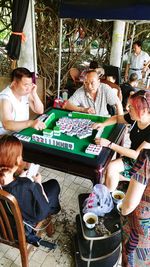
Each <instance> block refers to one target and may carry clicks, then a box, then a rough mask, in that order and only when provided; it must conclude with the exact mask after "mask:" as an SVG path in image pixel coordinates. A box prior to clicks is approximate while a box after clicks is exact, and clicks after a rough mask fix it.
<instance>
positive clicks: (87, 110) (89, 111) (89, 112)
mask: <svg viewBox="0 0 150 267" xmlns="http://www.w3.org/2000/svg"><path fill="white" fill-rule="evenodd" d="M84 112H85V113H88V114H95V113H96V112H95V109H94V108H85V109H84Z"/></svg>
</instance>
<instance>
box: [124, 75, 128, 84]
mask: <svg viewBox="0 0 150 267" xmlns="http://www.w3.org/2000/svg"><path fill="white" fill-rule="evenodd" d="M124 81H125V82H127V81H128V73H125V76H124Z"/></svg>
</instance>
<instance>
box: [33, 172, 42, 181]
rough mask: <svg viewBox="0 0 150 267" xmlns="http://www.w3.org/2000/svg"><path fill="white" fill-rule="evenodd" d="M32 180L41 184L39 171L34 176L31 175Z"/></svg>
mask: <svg viewBox="0 0 150 267" xmlns="http://www.w3.org/2000/svg"><path fill="white" fill-rule="evenodd" d="M33 180H34V182H36V183H39V184H41V182H42V176H41V174H40V173H37V175H36V176H33Z"/></svg>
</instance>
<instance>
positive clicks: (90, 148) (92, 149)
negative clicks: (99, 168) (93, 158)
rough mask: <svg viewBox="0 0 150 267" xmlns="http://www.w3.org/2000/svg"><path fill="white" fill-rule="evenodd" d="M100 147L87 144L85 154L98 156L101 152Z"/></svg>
mask: <svg viewBox="0 0 150 267" xmlns="http://www.w3.org/2000/svg"><path fill="white" fill-rule="evenodd" d="M101 149H102V147H101V146H100V145H95V144H89V145H88V147H87V148H86V150H85V153H87V154H93V155H99V153H100V152H101Z"/></svg>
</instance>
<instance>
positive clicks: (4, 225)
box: [0, 189, 28, 267]
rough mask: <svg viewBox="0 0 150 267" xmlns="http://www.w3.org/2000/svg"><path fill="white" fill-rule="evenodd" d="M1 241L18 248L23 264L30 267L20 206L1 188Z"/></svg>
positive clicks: (24, 266)
mask: <svg viewBox="0 0 150 267" xmlns="http://www.w3.org/2000/svg"><path fill="white" fill-rule="evenodd" d="M14 226H15V227H14ZM14 228H15V229H16V233H17V236H16V234H15V232H14ZM0 243H4V244H7V245H10V246H13V247H16V248H18V249H19V250H20V254H21V261H22V266H23V267H28V252H27V244H26V237H25V231H24V225H23V219H22V215H21V211H20V207H19V205H18V202H17V200H16V198H15V197H14V196H12V195H11V194H9V193H8V192H6V191H4V190H2V189H0Z"/></svg>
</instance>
